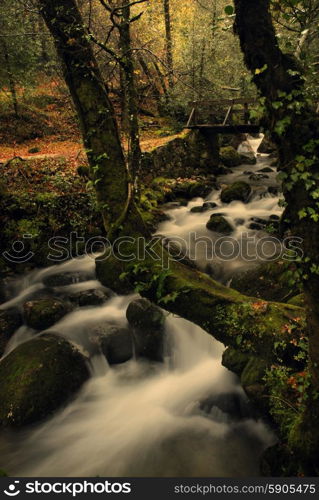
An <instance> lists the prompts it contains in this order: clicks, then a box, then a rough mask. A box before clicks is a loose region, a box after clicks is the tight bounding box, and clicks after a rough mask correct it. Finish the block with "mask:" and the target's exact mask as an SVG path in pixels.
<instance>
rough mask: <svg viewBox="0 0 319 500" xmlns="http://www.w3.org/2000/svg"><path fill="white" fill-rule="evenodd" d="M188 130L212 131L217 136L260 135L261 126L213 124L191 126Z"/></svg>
mask: <svg viewBox="0 0 319 500" xmlns="http://www.w3.org/2000/svg"><path fill="white" fill-rule="evenodd" d="M186 128H188V129H196V130H204V129H206V130H211V131H212V132H214V133H215V134H248V133H251V134H258V132H260V129H261V127H260V125H213V124H203V125H197V124H196V125H189V126H188V127H186Z"/></svg>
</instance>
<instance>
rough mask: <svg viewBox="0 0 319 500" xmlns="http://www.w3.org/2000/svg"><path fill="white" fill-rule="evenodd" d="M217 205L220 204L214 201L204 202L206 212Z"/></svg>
mask: <svg viewBox="0 0 319 500" xmlns="http://www.w3.org/2000/svg"><path fill="white" fill-rule="evenodd" d="M217 206H218V205H217V203H214V202H213V201H206V202H205V203H204V204H203V210H204V212H205V211H206V210H212V209H213V208H216V207H217Z"/></svg>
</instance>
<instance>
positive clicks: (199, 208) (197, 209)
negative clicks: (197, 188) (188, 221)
mask: <svg viewBox="0 0 319 500" xmlns="http://www.w3.org/2000/svg"><path fill="white" fill-rule="evenodd" d="M190 211H191V213H192V214H200V213H202V212H203V206H202V205H199V206H197V207H193V208H191V210H190Z"/></svg>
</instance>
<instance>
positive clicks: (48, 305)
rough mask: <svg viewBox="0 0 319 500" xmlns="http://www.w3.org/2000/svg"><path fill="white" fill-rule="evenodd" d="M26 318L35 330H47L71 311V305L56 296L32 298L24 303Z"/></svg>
mask: <svg viewBox="0 0 319 500" xmlns="http://www.w3.org/2000/svg"><path fill="white" fill-rule="evenodd" d="M23 310H24V319H25V322H26V324H27V325H28V326H30V327H31V328H34V329H35V330H46V329H47V328H49V327H50V326H52V325H54V323H56V322H57V321H59V320H60V319H61V318H63V316H65V314H67V313H68V312H69V307H68V306H67V305H66V304H65V303H63V302H61V301H60V300H59V299H55V298H44V299H39V300H30V301H28V302H25V303H24V305H23Z"/></svg>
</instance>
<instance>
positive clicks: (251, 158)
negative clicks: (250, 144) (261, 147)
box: [240, 153, 257, 165]
mask: <svg viewBox="0 0 319 500" xmlns="http://www.w3.org/2000/svg"><path fill="white" fill-rule="evenodd" d="M240 156H241V160H242V161H241V163H245V164H246V165H256V163H257V158H256V156H255V153H250V154H248V153H247V154H241V155H240Z"/></svg>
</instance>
